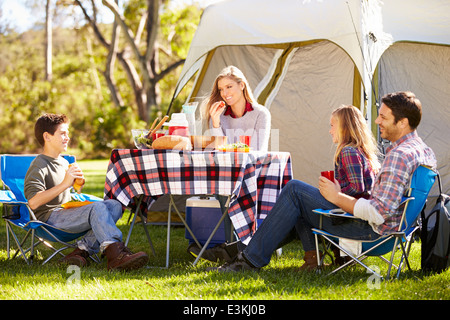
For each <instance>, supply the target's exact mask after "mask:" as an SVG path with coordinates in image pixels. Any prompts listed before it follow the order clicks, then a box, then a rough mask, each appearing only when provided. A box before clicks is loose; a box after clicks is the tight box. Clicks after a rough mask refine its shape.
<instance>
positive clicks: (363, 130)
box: [331, 105, 380, 172]
mask: <svg viewBox="0 0 450 320" xmlns="http://www.w3.org/2000/svg"><path fill="white" fill-rule="evenodd" d="M331 116H332V117H334V118H335V119H336V122H337V131H336V133H337V141H338V142H337V148H336V153H335V154H334V161H335V162H336V163H337V160H338V156H339V154H340V152H341V150H342V149H343V148H344V147H347V146H351V147H355V148H358V149H359V150H360V151H362V152H363V154H364V155H365V156H366V157H367V160H368V161H369V163H370V165H371V166H372V169H373V170H374V171H375V172H377V171H378V170H379V168H380V162H379V160H378V156H379V154H380V152H379V149H378V145H377V142H376V140H375V138H374V136H373V134H372V132H371V131H370V129H369V127H368V125H367V122H366V119H365V118H364V116H363V114H362V112H361V111H360V110H359V109H358V108H356V107H355V106H352V105H342V106H340V107H339V108H337V109H335V110H334V111H333V112H332V113H331Z"/></svg>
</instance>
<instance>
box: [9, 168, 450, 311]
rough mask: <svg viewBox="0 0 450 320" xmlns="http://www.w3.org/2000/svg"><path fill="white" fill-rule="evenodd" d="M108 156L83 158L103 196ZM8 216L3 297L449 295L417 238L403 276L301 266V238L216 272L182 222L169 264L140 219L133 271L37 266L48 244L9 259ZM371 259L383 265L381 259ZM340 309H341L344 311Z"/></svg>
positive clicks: (154, 231)
mask: <svg viewBox="0 0 450 320" xmlns="http://www.w3.org/2000/svg"><path fill="white" fill-rule="evenodd" d="M107 163H108V162H107V160H92V161H80V166H81V167H82V169H83V170H84V172H85V175H86V181H87V182H86V187H85V189H84V190H83V191H84V192H86V193H91V194H94V195H97V196H100V197H102V196H103V187H104V181H105V178H104V177H105V172H106V167H107ZM128 215H129V211H126V212H125V214H124V217H123V218H122V219H121V220H120V221H119V223H118V226H119V228H120V229H121V230H122V233H123V236H124V239H125V237H126V235H127V234H128V229H129V225H128V224H127V220H128ZM5 229H6V228H5V222H4V221H3V219H1V220H0V299H2V300H36V299H38V300H47V299H67V300H112V299H119V300H201V299H202V300H203V299H204V300H228V299H230V300H252V301H257V300H298V299H301V300H430V299H433V300H448V299H449V298H450V271H449V270H447V271H446V272H444V273H442V274H432V275H426V274H423V273H422V272H421V271H420V243H417V242H416V243H414V244H413V247H412V253H411V264H412V268H413V270H412V271H407V270H405V271H404V272H403V273H402V275H401V277H400V279H399V280H393V281H382V282H378V281H373V280H374V279H373V277H371V275H370V274H367V273H365V271H364V270H363V269H362V268H361V267H352V268H351V269H349V270H348V271H345V272H340V273H338V274H336V275H332V276H325V275H324V274H315V273H302V272H297V271H296V269H297V268H298V267H299V266H300V265H301V258H302V256H303V251H302V248H301V244H300V242H292V243H290V244H289V245H287V246H285V247H283V253H282V255H281V257H279V258H276V257H274V258H273V259H272V261H271V263H270V264H269V265H268V266H267V267H265V268H263V269H262V270H261V271H260V272H242V273H235V274H219V273H217V272H206V268H207V267H209V266H213V265H214V264H213V263H210V262H205V261H201V262H200V263H199V264H198V265H196V266H195V267H193V266H192V262H193V261H194V259H193V258H192V257H191V256H190V255H189V254H187V253H186V248H187V245H188V241H187V240H186V239H185V238H184V228H181V227H175V228H173V229H172V238H171V254H170V258H171V259H170V267H169V269H164V268H162V267H163V266H164V265H165V248H166V230H167V229H166V227H164V226H149V230H150V234H151V236H152V240H153V243H154V245H155V249H156V257H153V255H152V254H151V250H150V248H149V245H148V242H147V239H146V237H145V233H144V231H143V228H142V226H140V225H137V226H136V227H135V229H134V230H133V234H132V236H131V241H130V244H129V247H130V248H131V249H132V250H133V251H138V250H144V251H146V252H147V253H148V254H149V256H150V261H149V264H148V266H147V267H146V268H143V269H140V270H136V271H132V272H108V271H106V261H105V259H103V260H102V262H101V263H100V264H95V263H93V264H91V265H90V266H89V267H87V268H83V269H81V270H77V269H73V268H70V267H67V266H62V265H59V264H58V263H57V262H53V261H52V262H50V263H48V264H46V265H44V266H42V265H40V263H39V262H40V261H42V257H43V256H45V255H46V254H47V253H48V252H49V251H47V249H42V248H41V249H40V250H39V252H38V255H37V258H36V261H35V262H34V263H33V265H31V266H28V265H27V264H26V263H25V262H24V260H23V259H21V258H20V259H18V258H16V259H14V260H7V254H6V230H5ZM368 263H369V265H375V266H379V268H380V269H381V270H382V272H384V270H386V267H385V266H384V263H383V264H382V262H381V260H375V259H374V260H370V261H369V262H368ZM341 311H343V310H341Z"/></svg>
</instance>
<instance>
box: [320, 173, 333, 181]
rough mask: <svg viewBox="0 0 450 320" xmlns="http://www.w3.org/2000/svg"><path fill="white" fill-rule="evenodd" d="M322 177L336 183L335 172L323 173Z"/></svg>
mask: <svg viewBox="0 0 450 320" xmlns="http://www.w3.org/2000/svg"><path fill="white" fill-rule="evenodd" d="M320 175H321V176H322V177H325V178H327V179H328V180H330V181H332V182H334V171H322V172H321V173H320Z"/></svg>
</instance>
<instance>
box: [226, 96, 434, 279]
mask: <svg viewBox="0 0 450 320" xmlns="http://www.w3.org/2000/svg"><path fill="white" fill-rule="evenodd" d="M421 116H422V106H421V103H420V101H419V100H418V99H417V98H416V97H415V95H414V94H413V93H412V92H396V93H391V94H387V95H386V96H384V97H383V98H382V105H381V108H380V110H379V116H378V117H377V119H376V121H375V123H376V124H378V126H379V128H380V134H381V137H382V138H383V139H387V140H389V141H390V142H391V145H390V146H389V147H388V148H387V150H386V156H385V160H384V161H383V164H382V167H381V169H380V172H379V173H378V175H377V177H376V180H375V182H374V185H373V188H372V194H371V196H370V198H369V199H363V198H360V199H355V198H353V197H351V196H348V195H346V194H344V193H342V192H340V191H341V190H340V187H339V184H337V183H333V182H331V181H329V180H328V179H326V178H323V177H320V178H319V189H316V188H314V187H312V186H310V185H308V184H306V183H304V182H302V181H298V180H291V181H290V182H289V183H288V184H287V185H286V187H285V188H283V190H282V192H281V194H280V196H279V198H278V200H277V202H276V204H275V206H274V207H273V209H272V210H271V212H270V214H269V215H268V216H267V218H266V219H265V220H264V222H263V223H262V224H261V226H260V227H259V229H258V230H257V231H256V232H255V234H254V236H253V237H252V239H251V240H250V242H249V244H248V246H247V247H246V248H241V249H242V251H240V252H239V253H238V254H237V256H236V258H235V259H234V260H233V261H232V262H227V263H225V264H224V265H222V266H221V267H219V268H217V270H218V271H222V272H229V271H239V270H258V269H259V268H261V267H264V266H265V265H267V264H268V263H269V262H270V258H271V255H272V253H273V251H275V250H276V249H277V248H278V247H279V244H281V243H282V241H283V240H284V239H285V237H287V235H288V234H289V233H290V232H291V230H292V229H293V228H294V227H295V229H296V231H297V233H298V235H299V237H300V240H301V241H302V245H303V249H304V250H305V257H304V260H305V264H304V265H303V266H302V267H301V269H303V270H313V269H315V268H316V267H317V257H316V251H315V243H314V235H313V233H312V231H311V228H317V227H318V226H319V215H317V214H315V213H313V212H312V210H313V209H317V208H324V209H333V208H336V207H339V208H342V209H343V210H345V211H347V212H348V213H351V214H353V215H355V216H356V217H358V218H360V219H348V220H349V221H347V222H346V223H342V224H336V223H333V220H332V218H327V217H324V219H323V229H324V230H325V231H328V232H330V233H333V234H337V235H340V236H343V237H348V238H353V239H360V240H374V239H377V238H378V237H380V235H384V234H389V233H391V232H394V231H396V230H397V228H398V225H399V223H400V219H401V214H402V208H401V207H400V203H401V198H402V196H403V194H404V193H405V191H406V189H407V188H408V186H409V184H410V179H411V176H412V174H413V172H414V170H415V169H416V168H417V167H418V166H419V165H421V164H423V165H428V166H431V167H433V168H435V167H436V158H435V155H434V153H433V151H432V150H431V149H430V148H429V147H428V146H426V145H425V143H423V141H422V139H421V138H420V137H419V136H418V135H417V131H416V128H417V126H418V125H419V123H420V119H421ZM225 249H226V248H225ZM229 251H231V250H228V252H229Z"/></svg>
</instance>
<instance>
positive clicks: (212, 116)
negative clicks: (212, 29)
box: [204, 66, 271, 151]
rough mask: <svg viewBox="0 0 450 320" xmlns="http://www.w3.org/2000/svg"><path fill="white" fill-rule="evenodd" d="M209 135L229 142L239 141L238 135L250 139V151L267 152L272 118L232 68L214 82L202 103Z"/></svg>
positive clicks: (237, 70)
mask: <svg viewBox="0 0 450 320" xmlns="http://www.w3.org/2000/svg"><path fill="white" fill-rule="evenodd" d="M204 105H205V107H204V108H205V112H206V119H207V121H208V124H209V129H210V130H209V135H211V136H227V137H228V143H235V142H239V136H242V135H246V136H250V137H251V140H250V146H249V147H251V148H252V149H253V150H259V151H267V149H268V145H269V136H270V123H271V116H270V112H269V110H267V108H265V107H264V106H261V105H259V104H258V103H257V102H256V99H255V98H254V96H253V93H252V90H251V88H250V86H249V84H248V81H247V79H246V78H245V76H244V74H243V73H242V71H241V70H239V69H238V68H236V67H234V66H228V67H226V68H224V69H223V70H222V71H221V72H220V73H219V75H218V76H217V77H216V80H215V81H214V84H213V88H212V91H211V93H210V95H209V96H208V97H207V98H206V99H205V101H204Z"/></svg>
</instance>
